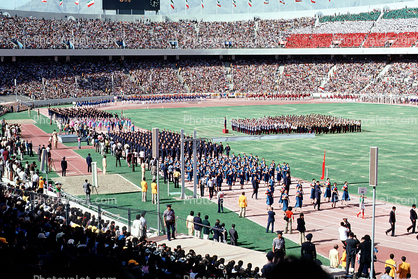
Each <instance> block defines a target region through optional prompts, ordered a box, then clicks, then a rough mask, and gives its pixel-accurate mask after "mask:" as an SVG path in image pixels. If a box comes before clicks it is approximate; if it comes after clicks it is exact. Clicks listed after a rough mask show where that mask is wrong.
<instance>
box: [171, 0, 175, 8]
mask: <svg viewBox="0 0 418 279" xmlns="http://www.w3.org/2000/svg"><path fill="white" fill-rule="evenodd" d="M170 6H171V8H172V9H173V10H174V0H170Z"/></svg>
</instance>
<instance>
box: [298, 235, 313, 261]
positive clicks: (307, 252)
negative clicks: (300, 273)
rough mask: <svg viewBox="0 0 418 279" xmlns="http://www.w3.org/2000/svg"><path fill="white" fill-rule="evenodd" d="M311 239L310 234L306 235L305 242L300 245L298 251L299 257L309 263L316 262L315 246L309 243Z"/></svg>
mask: <svg viewBox="0 0 418 279" xmlns="http://www.w3.org/2000/svg"><path fill="white" fill-rule="evenodd" d="M312 237H313V235H312V234H311V233H308V234H307V235H306V241H305V242H304V243H302V246H301V249H300V251H301V256H302V257H303V258H306V259H309V260H311V261H315V260H316V248H315V244H313V243H312V242H311V241H312Z"/></svg>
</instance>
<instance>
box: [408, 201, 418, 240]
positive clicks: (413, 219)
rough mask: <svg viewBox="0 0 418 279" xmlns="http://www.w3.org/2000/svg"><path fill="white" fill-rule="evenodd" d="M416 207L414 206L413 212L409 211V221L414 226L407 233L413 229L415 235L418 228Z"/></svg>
mask: <svg viewBox="0 0 418 279" xmlns="http://www.w3.org/2000/svg"><path fill="white" fill-rule="evenodd" d="M415 208H416V205H415V204H413V205H412V208H411V210H410V211H409V219H410V220H411V222H412V225H411V226H409V227H408V228H407V229H406V231H407V232H409V231H410V230H411V229H412V233H415V227H416V226H417V212H416V211H415Z"/></svg>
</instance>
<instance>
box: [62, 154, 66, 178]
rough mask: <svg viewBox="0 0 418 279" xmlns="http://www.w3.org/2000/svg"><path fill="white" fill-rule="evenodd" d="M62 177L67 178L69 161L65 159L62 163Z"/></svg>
mask: <svg viewBox="0 0 418 279" xmlns="http://www.w3.org/2000/svg"><path fill="white" fill-rule="evenodd" d="M61 176H67V161H65V157H63V158H62V161H61Z"/></svg>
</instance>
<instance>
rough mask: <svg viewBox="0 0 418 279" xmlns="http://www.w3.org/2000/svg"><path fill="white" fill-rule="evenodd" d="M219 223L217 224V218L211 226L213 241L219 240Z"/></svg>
mask: <svg viewBox="0 0 418 279" xmlns="http://www.w3.org/2000/svg"><path fill="white" fill-rule="evenodd" d="M220 228H221V226H220V224H219V220H216V222H215V227H214V228H213V241H216V242H219V237H220V233H221V232H220Z"/></svg>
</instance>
